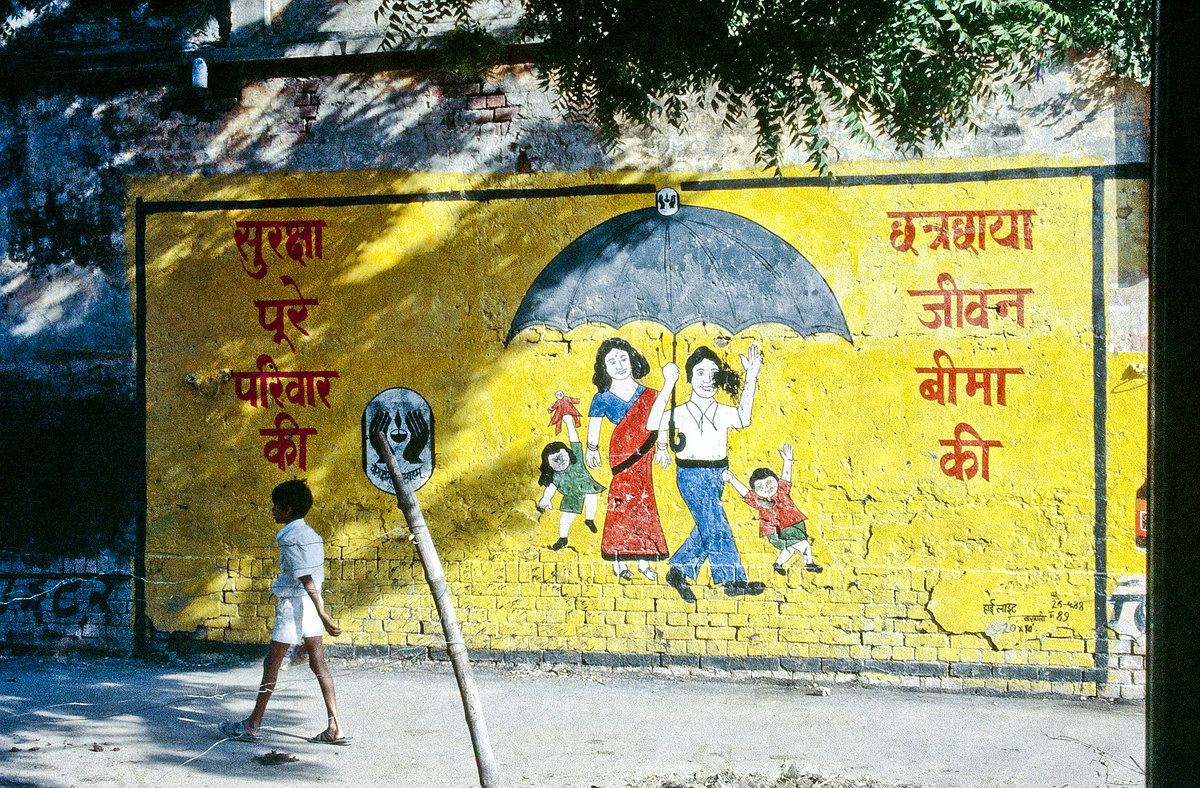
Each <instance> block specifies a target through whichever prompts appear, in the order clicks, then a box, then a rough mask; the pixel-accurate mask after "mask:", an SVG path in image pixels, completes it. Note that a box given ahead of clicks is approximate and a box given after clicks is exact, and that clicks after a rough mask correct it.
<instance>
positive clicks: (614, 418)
mask: <svg viewBox="0 0 1200 788" xmlns="http://www.w3.org/2000/svg"><path fill="white" fill-rule="evenodd" d="M645 390H646V387H645V386H643V385H641V384H640V383H639V384H638V387H637V390H636V391H635V392H633V396H632V397H630V398H629V401H628V402H626V401H625V400H623V399H621V398H620V397H618V396H617V395H616V394H613V393H612V392H611V391H601V392H598V393H597V394H596V396H594V397H592V405H591V407H590V408H588V418H589V419H592V418H595V417H597V416H604V417H605V418H607V419H608V420H609V421H611V422H612V423H613V424H619V423H620V421H621V419H623V418H625V414H626V413H628V412H629V409H630V408H632V407H633V403H635V402H637V399H638V397H640V396H642V392H643V391H645Z"/></svg>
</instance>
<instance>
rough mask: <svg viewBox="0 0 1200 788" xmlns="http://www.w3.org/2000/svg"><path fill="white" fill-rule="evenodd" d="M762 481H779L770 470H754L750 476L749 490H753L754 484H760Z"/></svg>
mask: <svg viewBox="0 0 1200 788" xmlns="http://www.w3.org/2000/svg"><path fill="white" fill-rule="evenodd" d="M763 479H774V480H775V481H779V476H778V474H776V473H775V471H773V470H771V469H770V468H755V469H754V473H752V474H750V489H751V490H753V489H754V483H755V482H761V481H762V480H763Z"/></svg>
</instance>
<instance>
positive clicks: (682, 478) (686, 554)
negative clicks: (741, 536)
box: [671, 467, 746, 583]
mask: <svg viewBox="0 0 1200 788" xmlns="http://www.w3.org/2000/svg"><path fill="white" fill-rule="evenodd" d="M721 471H722V469H721V468H678V467H677V468H676V471H675V482H676V483H677V484H678V485H679V494H680V495H681V496H683V502H684V503H686V504H687V507H688V510H689V511H691V513H692V519H693V520H695V521H696V527H695V528H693V529H692V532H691V533H690V534H688V538H687V539H686V540H684V542H683V544H682V545H680V546H679V549H678V550H676V551H675V555H673V556H671V566H673V567H674V568H676V569H678V570H679V571H680V572H683V574H684V575H686V576H687V577H688V579H690V580H695V579H696V575H697V574H698V573H699V572H700V567H701V566H702V565H703V564H704V562H705V561H706V560H707V561H708V562H709V571H711V572H712V578H713V582H714V583H729V582H732V581H734V580H745V579H746V568H745V567H743V566H742V557H741V556H740V555H739V554H738V549H737V545H736V544H735V543H734V541H733V530H732V529H731V528H730V527H729V518H727V517H726V516H725V507H724V506H723V505H722V504H721V491H722V490H724V489H725V482H723V481H722V480H721Z"/></svg>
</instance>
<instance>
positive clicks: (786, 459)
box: [779, 443, 795, 484]
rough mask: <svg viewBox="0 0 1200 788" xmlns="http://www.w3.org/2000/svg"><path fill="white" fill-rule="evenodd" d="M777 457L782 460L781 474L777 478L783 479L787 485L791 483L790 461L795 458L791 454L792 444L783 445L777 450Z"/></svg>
mask: <svg viewBox="0 0 1200 788" xmlns="http://www.w3.org/2000/svg"><path fill="white" fill-rule="evenodd" d="M779 456H780V457H782V458H783V473H782V474H780V476H779V478H781V479H783V480H784V481H785V482H787V483H788V484H791V483H792V460H793V459H794V458H795V456H794V455H793V453H792V444H790V443H785V444H783V446H782V447H780V449H779Z"/></svg>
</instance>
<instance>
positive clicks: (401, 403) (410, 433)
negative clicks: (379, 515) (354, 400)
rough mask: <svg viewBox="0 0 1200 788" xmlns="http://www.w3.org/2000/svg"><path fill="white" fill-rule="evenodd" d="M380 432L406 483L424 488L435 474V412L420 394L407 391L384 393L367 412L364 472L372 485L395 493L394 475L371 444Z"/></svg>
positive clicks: (364, 410) (370, 403) (370, 405)
mask: <svg viewBox="0 0 1200 788" xmlns="http://www.w3.org/2000/svg"><path fill="white" fill-rule="evenodd" d="M374 430H380V431H382V432H383V433H384V434H385V435H386V436H387V442H388V446H389V447H391V450H392V454H393V456H395V458H396V464H397V466H399V470H400V473H401V474H403V475H404V480H405V481H406V482H408V483H409V485H410V486H411V487H412V488H413V489H414V490H417V489H420V488H421V486H422V485H423V484H425V482H427V481H429V477H430V476H432V475H433V409H432V408H430V407H429V403H428V402H426V401H425V398H424V397H422V396H421V395H420V394H418V393H417V392H415V391H413V390H412V389H406V388H392V389H387V390H386V391H381V392H379V393H378V394H376V395H375V398H374V399H372V400H371V401H370V402H368V403H367V407H366V408H364V409H363V418H362V444H363V456H362V465H363V472H364V473H366V474H367V478H368V479H370V480H371V484H373V485H375V486H376V487H378V488H379V489H380V490H383V491H384V492H389V493H394V492H395V489H393V486H392V475H391V473H390V471H389V470H388V467H387V464H386V463H385V462H384V461H383V458H381V457H380V456H379V454H378V453H376V451H375V447H374V446H372V445H371V439H370V433H371V432H372V431H374Z"/></svg>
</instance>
